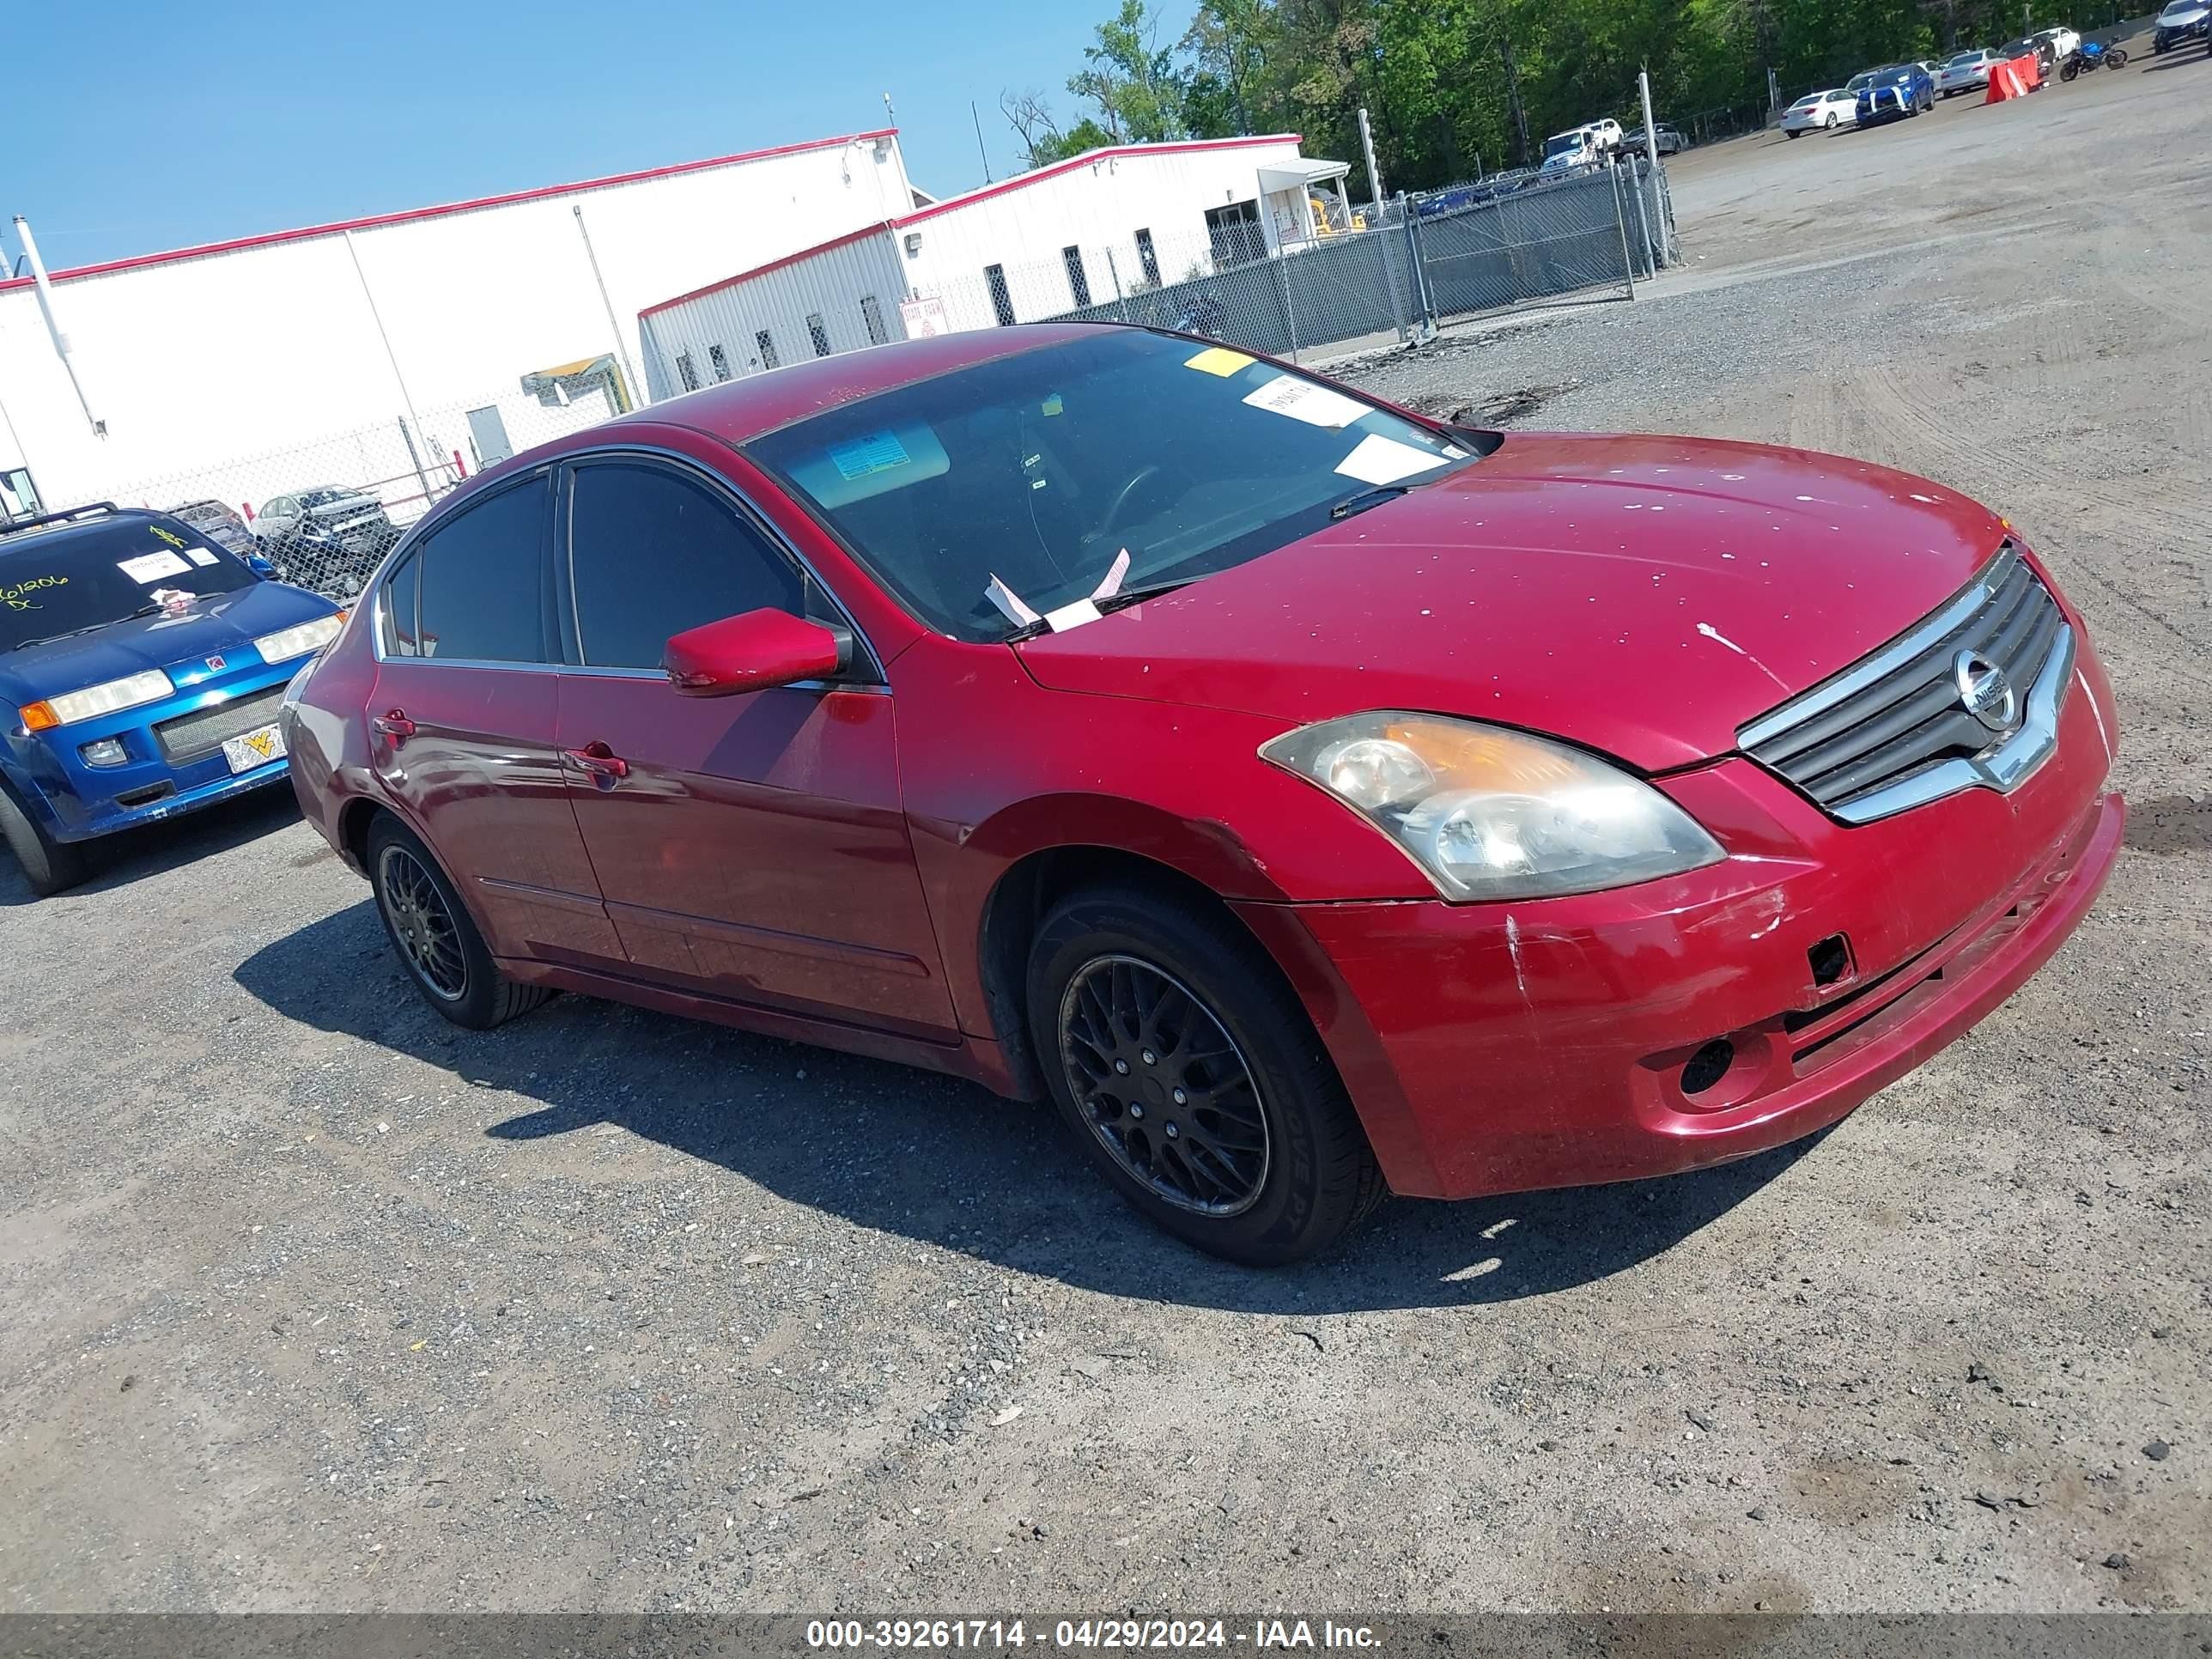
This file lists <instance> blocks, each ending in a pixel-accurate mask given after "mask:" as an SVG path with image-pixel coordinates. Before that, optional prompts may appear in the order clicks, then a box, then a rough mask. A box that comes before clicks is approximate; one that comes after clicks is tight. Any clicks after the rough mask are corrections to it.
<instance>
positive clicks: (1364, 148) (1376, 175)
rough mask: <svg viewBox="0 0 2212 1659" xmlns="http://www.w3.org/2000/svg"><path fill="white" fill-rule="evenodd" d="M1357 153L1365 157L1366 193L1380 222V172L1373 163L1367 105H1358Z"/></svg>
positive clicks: (1381, 213) (1372, 135) (1381, 191)
mask: <svg viewBox="0 0 2212 1659" xmlns="http://www.w3.org/2000/svg"><path fill="white" fill-rule="evenodd" d="M1359 153H1360V154H1361V155H1364V156H1365V157H1366V158H1367V193H1368V195H1369V196H1370V197H1372V198H1373V199H1374V203H1375V224H1376V228H1377V229H1380V228H1382V224H1383V172H1382V169H1381V168H1379V167H1376V165H1375V134H1374V133H1373V131H1370V129H1369V127H1368V125H1367V106H1365V105H1364V104H1363V105H1361V106H1360V107H1359Z"/></svg>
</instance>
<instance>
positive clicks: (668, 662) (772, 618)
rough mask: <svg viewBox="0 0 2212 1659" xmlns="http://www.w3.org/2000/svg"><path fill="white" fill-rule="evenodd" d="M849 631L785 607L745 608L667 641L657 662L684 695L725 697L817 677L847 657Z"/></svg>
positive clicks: (849, 655) (849, 652) (850, 641)
mask: <svg viewBox="0 0 2212 1659" xmlns="http://www.w3.org/2000/svg"><path fill="white" fill-rule="evenodd" d="M852 654H853V636H852V635H851V634H850V633H848V631H847V630H846V629H842V628H827V627H824V626H823V624H822V623H817V622H809V621H807V620H806V619H805V617H794V616H793V615H792V614H791V613H790V612H789V611H744V612H743V613H741V614H740V615H738V616H735V617H723V618H722V620H721V621H720V622H711V623H704V624H702V626H700V627H697V628H690V629H685V630H684V632H683V633H681V634H678V635H676V637H675V638H673V639H671V640H670V641H668V649H667V651H666V652H665V653H664V654H663V656H662V658H661V665H662V666H663V667H665V669H666V670H667V671H668V680H669V684H671V685H673V686H674V687H675V688H676V689H677V690H678V691H681V692H682V693H683V694H684V696H687V697H727V696H735V695H736V694H737V693H738V692H740V691H762V690H767V689H768V688H769V686H772V685H788V684H791V683H792V682H793V680H811V679H820V678H823V676H825V675H829V674H834V673H836V672H837V671H838V670H840V669H842V668H843V667H844V666H845V665H846V664H847V663H848V662H849V661H850V660H851V659H852Z"/></svg>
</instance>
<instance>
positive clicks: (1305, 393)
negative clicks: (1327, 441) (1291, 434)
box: [1244, 374, 1367, 427]
mask: <svg viewBox="0 0 2212 1659" xmlns="http://www.w3.org/2000/svg"><path fill="white" fill-rule="evenodd" d="M1244 401H1245V402H1246V403H1248V404H1251V405H1252V407H1253V408H1255V409H1265V410H1272V411H1273V412H1274V413H1275V414H1278V415H1287V416H1290V417H1291V419H1292V420H1294V421H1304V422H1305V423H1306V424H1307V425H1308V426H1327V427H1338V426H1350V425H1351V424H1352V422H1354V421H1356V420H1358V418H1359V417H1360V416H1362V415H1364V414H1365V413H1367V405H1366V404H1363V403H1361V402H1360V401H1359V400H1358V398H1347V397H1346V396H1345V395H1344V394H1343V393H1342V392H1334V391H1331V390H1330V389H1329V388H1328V386H1322V385H1320V384H1318V383H1317V382H1316V381H1312V380H1300V379H1298V377H1297V375H1295V374H1283V375H1279V376H1277V377H1276V378H1275V379H1274V380H1270V381H1268V382H1267V385H1265V386H1261V388H1260V389H1259V390H1258V391H1257V392H1251V393H1249V394H1248V395H1247V396H1246V397H1245V399H1244Z"/></svg>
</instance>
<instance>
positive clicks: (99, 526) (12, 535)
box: [0, 507, 191, 556]
mask: <svg viewBox="0 0 2212 1659" xmlns="http://www.w3.org/2000/svg"><path fill="white" fill-rule="evenodd" d="M171 518H172V515H171V514H169V513H157V512H155V510H154V509H153V508H151V507H116V508H115V509H113V510H112V512H107V513H88V514H87V515H86V516H85V517H83V518H81V519H64V520H60V521H58V522H57V523H53V524H40V525H33V526H31V527H30V528H29V529H27V530H10V529H9V528H8V527H7V526H4V525H0V556H7V555H13V554H16V553H21V552H25V551H27V550H32V549H34V548H45V549H47V550H52V548H53V547H54V546H55V545H56V544H58V543H60V542H63V541H66V540H67V539H69V538H70V537H72V536H82V535H84V534H85V533H86V532H89V531H98V530H108V529H112V528H113V527H114V526H117V525H119V524H120V525H132V524H158V523H162V522H165V521H168V520H171ZM185 528H186V529H190V528H191V526H189V525H188V526H185Z"/></svg>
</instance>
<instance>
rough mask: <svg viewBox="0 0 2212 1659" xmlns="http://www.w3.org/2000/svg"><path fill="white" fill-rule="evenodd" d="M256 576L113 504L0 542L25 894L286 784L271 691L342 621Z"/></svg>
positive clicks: (9, 738) (1, 714)
mask: <svg viewBox="0 0 2212 1659" xmlns="http://www.w3.org/2000/svg"><path fill="white" fill-rule="evenodd" d="M257 567H258V568H257ZM264 568H265V567H263V566H261V565H260V562H259V561H258V559H252V560H249V559H242V558H240V556H238V555H236V554H234V553H232V552H231V551H229V550H228V549H226V548H224V547H222V546H221V545H219V544H216V542H214V541H211V540H210V539H209V538H207V537H206V536H204V535H203V534H202V533H201V532H199V531H197V530H195V529H194V528H193V527H192V526H191V525H189V524H186V523H185V521H184V520H181V519H179V518H176V517H173V515H171V514H169V513H152V512H143V511H134V510H131V509H128V508H121V507H116V506H115V505H114V503H112V501H103V502H100V503H98V504H96V505H94V506H90V507H73V508H71V509H70V511H68V512H66V513H46V514H44V515H43V516H41V517H39V518H34V519H29V520H21V521H20V522H18V523H15V524H13V525H10V526H8V528H7V530H6V532H5V533H4V534H0V840H4V841H5V842H7V844H8V846H9V849H10V850H11V851H12V852H13V853H14V854H15V858H16V860H17V861H18V862H19V863H20V864H21V866H23V873H24V875H25V876H26V877H27V878H28V880H29V882H30V884H31V888H32V890H33V892H35V893H37V894H39V895H40V896H42V897H43V896H46V894H49V893H54V892H58V891H59V890H61V889H63V888H64V887H68V886H70V885H71V884H74V883H76V882H78V881H81V880H82V879H83V878H84V875H85V872H86V867H87V866H86V860H85V849H84V847H83V845H82V843H84V842H88V841H90V840H92V839H94V837H96V836H105V835H108V834H111V833H112V832H113V831H115V830H118V829H126V828H128V827H129V826H131V825H132V824H136V823H147V822H149V821H150V820H152V819H155V818H164V817H170V816H171V815H173V814H174V813H178V812H185V811H191V810H192V809H193V808H195V807H199V806H206V805H210V804H211V803H213V802H216V801H218V800H222V799H224V798H225V797H226V796H229V795H234V794H237V793H240V792H242V791H245V790H248V789H255V788H259V787H262V786H264V785H266V784H272V783H279V782H282V781H283V780H284V776H285V764H284V739H283V733H282V731H281V729H280V728H279V726H277V723H276V714H277V708H278V706H279V704H280V703H281V702H282V701H283V696H284V687H285V684H287V682H289V680H290V679H291V678H292V676H293V675H294V674H295V672H297V671H298V670H299V668H300V666H301V663H302V662H303V661H305V660H306V659H307V658H309V657H311V656H313V654H314V653H316V652H318V651H319V650H321V649H322V647H324V646H325V645H327V644H329V643H330V642H331V640H333V639H335V638H336V637H337V632H338V629H339V628H340V626H341V625H342V624H343V622H344V620H345V613H344V612H343V611H340V610H339V609H338V608H337V605H334V604H332V603H331V601H330V600H328V599H324V598H323V597H322V596H321V595H319V594H316V593H310V592H306V591H305V590H303V589H301V588H297V587H290V586H285V585H284V584H283V583H281V582H276V581H269V580H264V579H263V575H262V570H263V569H264Z"/></svg>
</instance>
